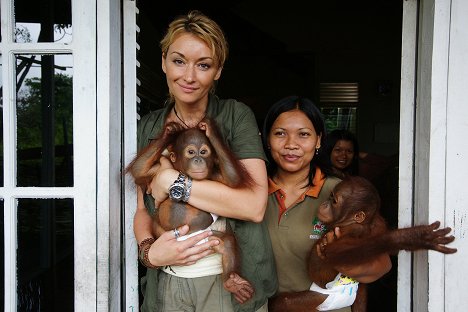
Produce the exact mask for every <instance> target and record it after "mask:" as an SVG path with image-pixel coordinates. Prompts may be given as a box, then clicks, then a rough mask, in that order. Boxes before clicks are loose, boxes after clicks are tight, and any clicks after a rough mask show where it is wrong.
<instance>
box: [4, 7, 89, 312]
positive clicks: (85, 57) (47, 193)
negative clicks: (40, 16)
mask: <svg viewBox="0 0 468 312" xmlns="http://www.w3.org/2000/svg"><path fill="white" fill-rule="evenodd" d="M13 3H14V1H13V0H1V3H0V5H1V9H2V10H1V20H2V42H1V43H0V52H1V54H2V61H3V64H2V77H3V79H2V81H3V103H2V104H3V122H4V137H3V139H4V147H5V148H4V151H5V155H4V173H5V181H4V186H3V187H1V188H0V197H1V198H3V201H4V211H5V215H4V220H5V222H4V224H5V228H4V231H5V234H4V235H5V239H4V243H5V311H15V310H16V307H17V294H16V291H17V283H16V248H17V219H16V213H17V199H19V198H38V199H43V198H72V199H73V202H74V229H75V230H74V231H75V232H74V254H75V264H74V278H75V285H74V286H75V292H74V294H75V298H74V299H75V310H76V311H95V310H96V302H97V300H96V298H97V290H96V285H97V280H96V279H97V275H96V271H97V270H96V267H97V257H96V250H97V245H96V228H97V227H96V202H97V201H96V193H97V192H96V176H97V166H96V155H97V150H96V145H97V144H96V142H97V141H96V126H95V123H94V122H93V121H94V120H96V107H97V105H96V77H97V76H96V36H94V35H93V34H95V33H96V11H95V9H93V8H96V3H95V0H78V1H77V0H72V23H73V39H72V42H71V43H68V44H64V43H54V42H50V43H49V42H41V43H15V42H14V41H13V38H12V37H13V36H12V34H14V19H13V17H14V8H13ZM7 34H10V36H8V35H7ZM22 53H34V54H72V56H73V144H74V155H73V158H74V186H72V187H17V186H16V159H15V157H16V155H15V154H16V152H15V151H16V137H15V131H14V130H15V124H16V114H15V107H14V106H15V103H16V98H15V97H16V93H15V91H14V90H15V83H16V77H15V54H22ZM90 121H91V122H90Z"/></svg>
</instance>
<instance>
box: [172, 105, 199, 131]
mask: <svg viewBox="0 0 468 312" xmlns="http://www.w3.org/2000/svg"><path fill="white" fill-rule="evenodd" d="M172 109H174V114H175V115H176V117H177V119H179V120H180V121H181V122H182V123H183V124H184V126H186V127H187V128H190V127H189V126H188V125H187V124H186V123H185V121H184V120H183V119H182V118H180V116H179V114H177V111H176V109H175V105H174V107H173V108H172ZM205 116H206V112H205V114H204V115H203V117H202V118H201V119H200V121H201V120H203V118H205Z"/></svg>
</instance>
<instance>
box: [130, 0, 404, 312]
mask: <svg viewBox="0 0 468 312" xmlns="http://www.w3.org/2000/svg"><path fill="white" fill-rule="evenodd" d="M137 6H138V8H139V15H138V18H137V24H138V26H139V28H140V32H139V34H138V38H137V42H138V44H139V46H140V50H139V52H138V57H137V58H138V61H139V63H140V68H139V70H138V74H137V75H138V79H139V80H140V82H141V85H140V86H139V88H138V96H139V97H140V99H141V104H140V107H139V113H140V114H141V115H143V114H145V113H147V112H149V111H150V110H155V109H158V108H160V107H162V106H163V103H164V101H165V99H166V98H167V86H166V82H165V77H164V76H163V72H162V70H161V52H160V49H159V40H160V39H161V37H162V35H163V33H164V31H165V29H166V27H167V25H168V23H169V22H170V21H171V20H172V19H173V18H174V17H175V16H176V15H179V14H185V13H187V12H188V11H189V10H191V9H197V10H200V11H202V12H203V13H205V14H206V15H208V16H210V17H211V18H213V19H214V20H216V21H217V22H218V23H219V24H220V26H221V27H222V28H223V30H224V31H225V33H226V36H227V39H228V42H229V46H230V55H229V58H228V60H227V62H226V64H225V67H224V69H223V74H222V77H221V79H220V81H219V84H218V86H217V94H218V95H219V96H220V97H228V98H236V99H238V100H240V101H242V102H244V103H246V104H247V105H249V106H250V107H251V108H252V109H253V111H254V112H255V114H256V117H257V120H258V122H259V124H260V125H261V123H262V122H263V119H262V116H264V115H265V113H266V111H267V110H268V108H269V106H270V105H272V104H273V103H274V102H276V101H277V100H279V99H280V98H282V97H284V96H287V95H292V94H297V95H302V96H306V97H309V98H311V99H313V100H314V101H315V103H316V104H317V105H318V106H320V107H322V106H325V105H329V104H325V103H321V102H320V88H319V86H320V83H330V82H332V83H343V82H357V83H358V84H359V102H358V103H357V105H356V106H357V123H356V130H355V132H356V133H355V134H356V136H357V138H358V140H359V144H360V150H361V151H366V152H371V153H375V154H378V155H382V156H386V157H388V158H387V160H389V162H387V165H386V167H385V170H383V171H382V172H380V174H379V175H378V176H376V177H375V180H374V183H375V184H376V186H377V188H378V189H379V192H380V194H381V196H382V214H383V215H384V217H385V218H386V219H387V221H388V223H389V225H390V226H391V227H394V226H396V225H397V210H398V206H397V205H398V202H397V196H398V193H397V187H398V164H397V158H398V143H399V113H400V110H399V106H400V64H401V63H400V58H401V38H402V26H401V24H402V1H394V0H378V1H370V0H364V1H340V0H328V1H300V0H292V1H288V2H287V3H285V2H271V1H258V0H257V1H255V0H254V1H245V0H240V1H229V0H228V1H213V0H207V1H180V0H177V1H164V2H159V1H158V2H155V1H138V2H137ZM336 104H337V105H339V104H340V103H336ZM392 261H393V269H392V271H391V272H390V273H389V274H387V275H386V276H384V277H383V278H382V279H380V280H379V281H377V282H375V283H373V284H371V285H370V287H369V289H370V294H369V307H368V308H369V311H396V266H397V262H396V257H395V258H393V259H392Z"/></svg>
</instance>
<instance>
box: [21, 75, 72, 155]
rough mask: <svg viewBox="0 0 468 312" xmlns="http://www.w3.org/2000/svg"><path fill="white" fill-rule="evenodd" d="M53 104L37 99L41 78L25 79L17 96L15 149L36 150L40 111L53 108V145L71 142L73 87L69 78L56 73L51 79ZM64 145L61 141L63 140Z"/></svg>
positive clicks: (39, 144) (39, 92)
mask: <svg viewBox="0 0 468 312" xmlns="http://www.w3.org/2000/svg"><path fill="white" fill-rule="evenodd" d="M54 78H55V79H54V84H55V85H54V90H53V95H54V101H52V102H53V104H52V103H47V102H46V101H45V100H44V101H43V100H42V96H41V92H42V91H41V88H42V87H41V85H42V82H41V79H40V78H37V77H35V78H28V79H26V80H25V81H24V86H23V88H22V89H21V91H20V92H19V93H18V97H17V107H16V109H17V112H16V113H17V126H18V127H17V142H18V149H19V150H22V149H27V148H33V147H40V146H41V144H42V128H43V127H42V117H41V116H42V110H43V109H48V108H50V105H54V107H53V109H54V111H55V112H54V117H53V118H54V121H55V133H54V142H55V145H64V144H65V143H72V135H73V88H72V83H73V80H72V77H71V76H68V75H65V74H56V75H55V77H54ZM66 140H67V141H68V142H65V141H66Z"/></svg>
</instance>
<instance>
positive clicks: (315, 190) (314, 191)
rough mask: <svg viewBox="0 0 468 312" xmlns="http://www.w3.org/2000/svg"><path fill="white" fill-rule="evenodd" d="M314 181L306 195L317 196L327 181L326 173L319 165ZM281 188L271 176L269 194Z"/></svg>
mask: <svg viewBox="0 0 468 312" xmlns="http://www.w3.org/2000/svg"><path fill="white" fill-rule="evenodd" d="M312 182H313V184H314V185H313V186H310V187H309V189H308V190H307V192H305V194H304V195H307V196H310V197H315V198H317V197H318V195H319V193H320V190H321V189H322V186H323V184H324V183H325V174H323V173H322V170H320V168H318V167H317V169H316V170H315V175H314V179H313V180H312ZM279 190H281V188H280V187H279V186H278V185H277V184H276V183H275V182H274V181H273V180H272V179H271V178H268V195H269V194H272V193H274V192H276V191H279Z"/></svg>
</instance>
